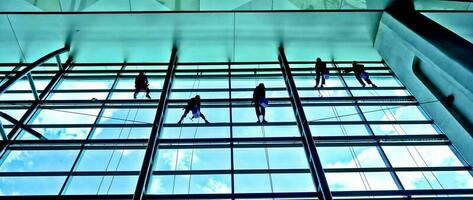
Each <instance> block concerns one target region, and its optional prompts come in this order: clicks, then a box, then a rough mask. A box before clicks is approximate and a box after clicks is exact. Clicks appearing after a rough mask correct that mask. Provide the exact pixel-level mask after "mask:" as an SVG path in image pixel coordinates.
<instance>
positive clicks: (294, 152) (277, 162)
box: [267, 147, 309, 169]
mask: <svg viewBox="0 0 473 200" xmlns="http://www.w3.org/2000/svg"><path fill="white" fill-rule="evenodd" d="M267 149H268V155H269V167H270V168H271V169H308V168H309V165H308V163H307V157H306V155H305V151H304V148H302V147H296V148H282V147H281V148H267Z"/></svg>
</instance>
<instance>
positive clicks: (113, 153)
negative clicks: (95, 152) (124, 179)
mask: <svg viewBox="0 0 473 200" xmlns="http://www.w3.org/2000/svg"><path fill="white" fill-rule="evenodd" d="M130 111H131V108H130V109H128V112H127V114H126V117H125V118H126V119H128V115H129V114H130ZM125 124H126V121H125V122H123V125H125ZM123 128H124V127H122V128H121V129H120V134H119V135H118V138H120V137H121V135H122V132H123ZM116 151H117V150H113V151H112V155H111V156H110V158H109V159H108V163H107V167H106V168H105V171H108V168H109V167H110V163H111V162H112V159H113V156H114V155H115V152H116ZM104 179H105V175H104V176H102V178H101V180H100V184H99V187H97V193H96V194H99V191H100V188H101V187H102V184H103V181H104ZM111 184H112V183H110V185H111Z"/></svg>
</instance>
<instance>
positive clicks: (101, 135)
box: [92, 127, 151, 139]
mask: <svg viewBox="0 0 473 200" xmlns="http://www.w3.org/2000/svg"><path fill="white" fill-rule="evenodd" d="M150 134H151V128H138V127H134V128H129V127H122V128H96V129H95V130H94V133H93V136H92V139H125V138H128V139H131V138H133V139H137V138H149V135H150Z"/></svg>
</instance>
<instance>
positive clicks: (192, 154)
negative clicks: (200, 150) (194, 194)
mask: <svg viewBox="0 0 473 200" xmlns="http://www.w3.org/2000/svg"><path fill="white" fill-rule="evenodd" d="M199 122H200V117H199V118H198V119H197V127H196V128H195V131H194V137H193V139H194V140H195V138H196V136H197V131H198V130H199ZM194 144H195V143H194V141H192V146H194ZM194 152H195V151H194V148H193V149H192V153H191V164H190V168H189V170H190V171H192V165H193V163H194ZM191 181H192V175H189V184H188V185H187V194H189V193H190V191H191Z"/></svg>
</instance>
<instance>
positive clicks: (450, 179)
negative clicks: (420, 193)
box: [397, 171, 473, 190]
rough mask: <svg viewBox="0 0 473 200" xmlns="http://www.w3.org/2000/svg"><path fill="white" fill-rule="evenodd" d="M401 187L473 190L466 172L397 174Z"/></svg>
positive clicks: (469, 176) (470, 178)
mask: <svg viewBox="0 0 473 200" xmlns="http://www.w3.org/2000/svg"><path fill="white" fill-rule="evenodd" d="M397 174H398V176H399V179H401V182H402V185H403V186H404V187H405V188H406V189H408V190H413V189H473V184H472V183H473V178H472V176H471V174H470V173H469V172H468V171H437V172H432V171H416V172H397Z"/></svg>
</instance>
